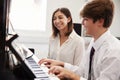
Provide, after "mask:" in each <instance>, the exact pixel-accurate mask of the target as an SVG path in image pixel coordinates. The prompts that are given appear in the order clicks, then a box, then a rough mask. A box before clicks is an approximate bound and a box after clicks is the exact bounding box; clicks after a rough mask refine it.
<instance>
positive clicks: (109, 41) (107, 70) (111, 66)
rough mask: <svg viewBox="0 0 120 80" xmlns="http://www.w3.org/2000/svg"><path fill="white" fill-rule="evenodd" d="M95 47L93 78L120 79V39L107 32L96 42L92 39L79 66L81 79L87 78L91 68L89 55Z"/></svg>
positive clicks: (99, 79) (94, 79) (102, 79)
mask: <svg viewBox="0 0 120 80" xmlns="http://www.w3.org/2000/svg"><path fill="white" fill-rule="evenodd" d="M92 46H93V47H94V49H95V53H94V58H93V64H92V65H93V75H92V79H91V80H120V41H119V40H118V39H116V38H115V37H114V36H112V35H111V34H110V32H109V31H107V32H105V33H104V34H103V35H102V36H100V38H99V39H97V40H96V41H95V42H94V40H92V41H91V43H90V46H89V47H88V51H87V53H86V54H85V55H84V59H83V60H82V63H81V67H80V68H79V70H78V71H79V74H80V75H81V79H80V80H87V78H88V69H89V55H90V50H91V47H92Z"/></svg>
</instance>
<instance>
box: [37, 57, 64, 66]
mask: <svg viewBox="0 0 120 80" xmlns="http://www.w3.org/2000/svg"><path fill="white" fill-rule="evenodd" d="M38 63H39V64H40V65H41V64H44V65H46V66H47V67H48V68H50V67H52V66H61V67H64V62H61V61H57V60H53V59H47V58H43V59H41V60H40V61H39V62H38Z"/></svg>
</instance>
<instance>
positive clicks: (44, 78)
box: [25, 55, 59, 80]
mask: <svg viewBox="0 0 120 80" xmlns="http://www.w3.org/2000/svg"><path fill="white" fill-rule="evenodd" d="M38 61H39V60H38V58H37V57H36V56H35V55H32V56H31V57H28V58H26V59H25V63H26V65H27V66H28V67H29V69H30V70H31V71H32V73H33V74H34V76H35V80H59V79H58V78H57V77H56V76H53V75H49V74H48V68H47V67H45V66H40V65H39V64H38Z"/></svg>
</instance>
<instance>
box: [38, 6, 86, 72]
mask: <svg viewBox="0 0 120 80" xmlns="http://www.w3.org/2000/svg"><path fill="white" fill-rule="evenodd" d="M52 29H53V34H52V36H51V37H50V42H49V53H48V58H49V59H41V60H40V61H39V64H42V63H44V64H45V65H46V66H47V67H48V68H50V67H51V66H62V67H64V68H67V69H68V68H69V69H70V70H72V71H74V72H75V71H76V69H77V67H78V66H79V65H80V61H81V58H82V55H83V54H84V52H85V46H84V40H83V38H82V37H80V36H79V35H77V34H76V32H75V31H74V29H73V21H72V17H71V13H70V11H69V9H67V8H58V9H57V10H56V11H55V12H54V13H53V15H52Z"/></svg>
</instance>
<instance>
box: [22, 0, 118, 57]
mask: <svg viewBox="0 0 120 80" xmlns="http://www.w3.org/2000/svg"><path fill="white" fill-rule="evenodd" d="M85 1H86V0H48V3H47V5H48V6H47V15H46V16H47V17H46V18H47V19H46V20H47V24H46V27H47V33H48V34H49V35H48V34H47V35H44V37H43V36H41V37H34V36H32V37H29V38H25V37H21V38H20V42H21V43H23V44H25V45H26V46H27V47H29V48H31V47H32V48H34V49H35V55H36V56H37V57H38V58H43V57H46V56H47V53H48V39H49V36H50V33H51V17H52V13H53V12H54V10H56V9H57V8H59V7H67V8H69V9H70V11H71V13H72V17H73V22H75V23H80V17H79V11H80V9H81V7H82V5H83V4H84V3H85ZM114 2H115V16H114V20H113V23H112V26H111V28H110V30H111V31H112V33H113V34H114V35H115V36H116V37H118V36H119V37H120V29H119V21H120V15H119V14H120V5H119V4H120V0H114ZM40 35H43V34H40ZM86 41H89V40H87V38H86ZM87 43H88V42H87Z"/></svg>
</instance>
